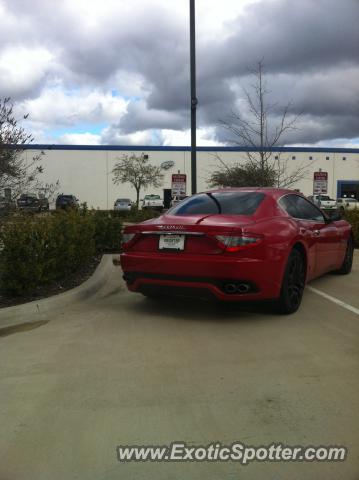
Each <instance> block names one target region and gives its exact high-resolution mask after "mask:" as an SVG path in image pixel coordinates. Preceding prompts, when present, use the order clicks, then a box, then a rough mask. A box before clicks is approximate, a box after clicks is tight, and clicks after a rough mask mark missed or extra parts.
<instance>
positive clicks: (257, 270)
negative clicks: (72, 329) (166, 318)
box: [121, 188, 354, 313]
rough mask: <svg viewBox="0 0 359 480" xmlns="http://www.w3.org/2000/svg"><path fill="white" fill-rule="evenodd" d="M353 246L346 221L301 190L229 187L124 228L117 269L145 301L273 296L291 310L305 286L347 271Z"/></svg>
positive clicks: (239, 298)
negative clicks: (164, 296)
mask: <svg viewBox="0 0 359 480" xmlns="http://www.w3.org/2000/svg"><path fill="white" fill-rule="evenodd" d="M353 248H354V241H353V235H352V230H351V226H350V225H349V223H348V222H346V221H345V220H341V219H340V218H328V217H327V216H326V215H325V214H324V213H323V212H322V211H321V210H320V209H319V208H318V207H316V206H315V205H314V204H313V203H311V202H310V201H309V200H307V199H306V198H305V197H304V196H303V195H301V194H300V193H297V192H294V191H292V190H285V189H275V188H235V189H234V188H230V189H222V190H212V191H209V192H204V193H199V194H197V195H193V196H192V197H188V198H186V199H185V200H183V201H182V202H181V203H179V204H178V205H176V206H174V207H173V208H171V209H170V210H168V211H167V212H166V213H165V214H164V215H162V216H160V217H159V218H155V219H152V220H148V221H146V222H143V223H140V224H138V225H132V226H128V227H126V228H125V231H124V235H123V253H122V254H121V266H122V269H123V272H124V279H125V281H126V283H127V286H128V289H129V290H131V291H133V292H141V293H142V294H144V295H146V296H158V295H161V294H168V293H171V294H175V295H192V296H193V295H195V296H197V297H202V296H203V294H210V295H212V296H213V295H214V296H215V297H217V298H218V299H220V300H230V301H243V300H246V301H247V300H251V301H252V300H269V299H271V300H276V302H277V306H278V309H279V310H280V311H281V312H283V313H292V312H295V311H296V310H297V309H298V307H299V305H300V303H301V300H302V295H303V290H304V287H305V284H306V282H308V281H309V280H312V279H313V278H315V277H319V276H320V275H323V274H324V273H327V272H330V271H336V272H338V273H341V274H347V273H349V272H350V271H351V267H352V262H353Z"/></svg>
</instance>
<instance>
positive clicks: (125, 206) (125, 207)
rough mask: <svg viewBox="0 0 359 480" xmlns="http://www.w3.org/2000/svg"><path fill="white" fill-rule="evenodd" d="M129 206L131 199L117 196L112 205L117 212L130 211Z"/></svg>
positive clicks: (130, 206)
mask: <svg viewBox="0 0 359 480" xmlns="http://www.w3.org/2000/svg"><path fill="white" fill-rule="evenodd" d="M131 208H132V201H131V200H130V199H129V198H118V199H117V200H116V201H115V204H114V206H113V209H114V210H117V211H118V212H130V211H131Z"/></svg>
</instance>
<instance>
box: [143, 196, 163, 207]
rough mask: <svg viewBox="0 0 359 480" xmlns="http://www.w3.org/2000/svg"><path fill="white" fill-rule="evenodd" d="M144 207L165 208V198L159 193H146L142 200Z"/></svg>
mask: <svg viewBox="0 0 359 480" xmlns="http://www.w3.org/2000/svg"><path fill="white" fill-rule="evenodd" d="M142 209H143V210H146V209H151V210H163V209H164V203H163V200H162V198H161V197H160V196H159V195H145V198H144V199H143V200H142Z"/></svg>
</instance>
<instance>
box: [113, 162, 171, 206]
mask: <svg viewBox="0 0 359 480" xmlns="http://www.w3.org/2000/svg"><path fill="white" fill-rule="evenodd" d="M148 162H149V160H148V157H147V156H145V155H144V154H143V153H141V155H135V154H134V153H132V154H131V155H126V154H124V155H122V157H121V159H120V161H119V162H118V163H116V165H115V166H114V168H113V170H112V173H113V183H114V184H115V185H118V184H120V183H130V184H131V185H132V186H133V188H134V189H135V190H136V205H137V208H138V205H139V201H140V191H141V189H142V188H147V187H150V186H152V187H155V188H158V187H160V186H161V185H162V181H163V174H162V173H161V172H162V169H161V167H156V166H155V165H150V164H149V163H148Z"/></svg>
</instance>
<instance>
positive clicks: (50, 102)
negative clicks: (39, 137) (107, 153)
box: [17, 86, 128, 128]
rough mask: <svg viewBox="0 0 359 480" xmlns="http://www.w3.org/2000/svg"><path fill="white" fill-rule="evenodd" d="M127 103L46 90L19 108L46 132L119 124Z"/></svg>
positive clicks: (91, 93) (84, 92)
mask: <svg viewBox="0 0 359 480" xmlns="http://www.w3.org/2000/svg"><path fill="white" fill-rule="evenodd" d="M127 103H128V102H127V101H126V100H124V99H123V98H121V97H118V96H112V94H111V92H102V91H100V90H90V89H76V90H74V91H65V90H64V89H63V87H60V86H56V87H54V88H46V89H44V90H43V91H42V92H41V94H40V95H39V96H38V97H37V98H34V99H29V100H24V101H23V102H20V103H19V104H18V106H17V108H18V109H19V111H21V113H26V112H31V116H30V119H31V122H32V123H34V124H37V125H39V124H42V126H43V128H54V127H59V126H75V125H77V124H79V123H91V124H99V123H104V122H106V123H108V122H110V123H111V122H116V121H119V119H120V118H121V117H122V115H124V113H125V112H126V108H127Z"/></svg>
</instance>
